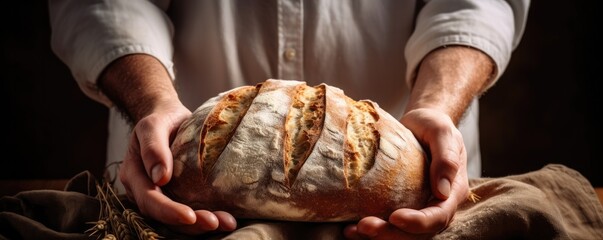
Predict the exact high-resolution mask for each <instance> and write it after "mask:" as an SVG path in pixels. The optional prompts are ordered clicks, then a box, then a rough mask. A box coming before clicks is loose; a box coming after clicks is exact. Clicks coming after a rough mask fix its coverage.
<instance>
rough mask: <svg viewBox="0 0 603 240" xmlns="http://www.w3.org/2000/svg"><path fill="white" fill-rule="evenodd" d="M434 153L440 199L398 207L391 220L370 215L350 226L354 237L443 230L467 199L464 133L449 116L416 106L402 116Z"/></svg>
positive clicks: (402, 236) (433, 168)
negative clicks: (416, 206)
mask: <svg viewBox="0 0 603 240" xmlns="http://www.w3.org/2000/svg"><path fill="white" fill-rule="evenodd" d="M402 123H403V124H404V125H405V126H406V127H408V128H409V129H410V130H411V131H412V132H413V133H414V134H415V136H416V137H417V139H418V140H419V142H421V144H423V146H424V147H425V149H426V150H428V151H429V153H430V155H431V165H430V171H429V172H430V175H429V176H430V182H431V183H432V184H431V190H432V192H433V194H434V196H435V197H436V198H434V199H432V201H430V202H429V204H428V206H427V207H425V208H423V209H420V210H414V209H398V210H396V211H394V212H393V213H392V214H391V215H390V217H389V219H388V221H385V220H383V219H379V218H376V217H366V218H364V219H362V220H360V222H358V224H357V225H351V226H348V228H346V230H345V231H344V234H345V235H346V237H348V238H350V239H364V238H368V239H427V238H431V237H433V236H434V235H435V234H436V233H438V232H440V231H441V230H443V229H444V228H445V227H446V226H448V224H449V223H450V221H451V220H452V217H453V216H454V213H455V212H456V208H457V206H458V205H459V204H461V203H462V202H463V201H465V199H466V198H467V194H468V192H469V190H468V189H469V186H468V180H467V168H466V165H467V161H466V160H467V154H466V152H465V145H464V143H463V139H462V136H461V133H460V132H459V131H458V129H457V128H456V127H455V125H454V124H453V122H452V120H451V119H450V118H449V117H448V115H446V114H443V113H441V112H438V111H434V110H431V109H416V110H413V111H410V112H408V113H407V114H406V115H404V117H403V118H402Z"/></svg>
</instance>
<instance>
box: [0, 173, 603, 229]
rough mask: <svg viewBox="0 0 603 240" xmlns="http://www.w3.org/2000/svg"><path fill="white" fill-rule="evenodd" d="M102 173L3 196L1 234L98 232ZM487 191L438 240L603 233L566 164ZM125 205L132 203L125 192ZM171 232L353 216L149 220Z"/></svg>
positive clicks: (602, 216) (588, 194)
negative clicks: (224, 222)
mask: <svg viewBox="0 0 603 240" xmlns="http://www.w3.org/2000/svg"><path fill="white" fill-rule="evenodd" d="M96 181H97V180H96V179H95V177H94V176H92V175H91V174H90V173H89V172H82V173H81V174H79V175H77V176H75V177H73V178H72V179H71V181H70V182H69V183H68V184H67V186H66V188H65V190H64V191H55V190H31V191H24V192H21V193H18V194H16V195H14V196H5V197H3V198H1V199H0V239H25V240H28V239H49V240H52V239H66V240H72V239H95V238H94V237H89V236H88V235H87V234H85V233H84V232H85V230H86V229H88V228H90V227H91V225H90V224H86V222H94V221H96V220H98V216H99V202H98V200H97V199H96V198H94V196H95V194H96V192H95V187H94V184H95V182H96ZM470 187H471V190H472V191H473V192H474V193H476V194H478V195H479V196H481V199H480V200H479V201H477V202H475V203H473V202H471V201H467V202H465V203H464V204H462V205H460V206H459V209H458V211H457V213H456V215H455V217H454V219H453V220H452V221H451V223H450V225H449V226H448V227H447V228H446V229H444V230H443V231H442V232H440V233H438V234H437V235H436V236H435V237H434V239H579V240H589V239H592V240H598V239H603V205H602V204H601V202H599V199H598V198H597V195H596V193H595V191H594V188H593V186H592V185H591V184H590V182H589V181H588V180H587V179H586V178H584V176H582V175H581V174H580V173H579V172H577V171H575V170H573V169H571V168H568V167H566V166H564V165H559V164H549V165H547V166H545V167H543V168H542V169H539V170H536V171H533V172H528V173H524V174H519V175H512V176H507V177H499V178H476V179H470ZM122 199H123V201H124V203H125V204H126V205H128V206H132V205H131V203H129V202H127V200H126V199H125V198H123V197H122ZM146 222H147V223H149V224H150V225H151V226H152V227H153V228H154V229H155V230H156V232H157V233H159V234H160V235H162V236H163V237H165V239H187V240H188V239H273V240H277V239H283V240H284V239H287V240H290V239H304V240H305V239H343V236H342V229H343V228H344V227H345V225H346V223H302V222H282V221H265V220H241V221H239V222H238V223H239V228H238V229H237V230H235V231H234V232H232V233H219V234H210V235H203V236H195V237H192V236H184V235H181V234H177V233H175V232H173V231H170V230H169V229H168V228H167V227H166V226H165V225H162V224H160V223H158V222H155V221H152V220H148V219H147V220H146Z"/></svg>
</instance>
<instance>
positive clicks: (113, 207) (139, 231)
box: [84, 181, 163, 240]
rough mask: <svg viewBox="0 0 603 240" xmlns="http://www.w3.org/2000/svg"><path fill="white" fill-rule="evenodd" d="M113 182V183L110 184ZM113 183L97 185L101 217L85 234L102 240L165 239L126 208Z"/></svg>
mask: <svg viewBox="0 0 603 240" xmlns="http://www.w3.org/2000/svg"><path fill="white" fill-rule="evenodd" d="M109 182H111V183H109ZM112 185H113V184H112V181H103V184H102V186H101V185H100V184H98V183H96V190H97V194H96V198H97V199H98V200H99V202H100V211H99V217H98V220H97V221H96V222H87V224H93V226H92V227H90V228H89V229H87V230H86V231H85V232H84V233H86V234H88V235H89V236H95V235H96V236H97V239H99V238H101V237H102V240H117V239H120V240H129V239H135V238H137V239H140V240H156V239H161V238H163V237H162V236H160V235H159V234H157V233H156V232H155V230H154V229H153V228H151V227H150V226H149V225H148V224H147V223H146V222H145V221H144V219H143V218H142V217H141V216H140V215H139V214H138V213H137V212H136V211H134V210H132V209H129V208H126V207H125V206H124V205H123V203H122V202H121V201H120V200H119V198H118V197H117V194H116V193H115V191H114V190H113V187H112Z"/></svg>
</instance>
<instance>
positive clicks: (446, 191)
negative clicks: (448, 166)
mask: <svg viewBox="0 0 603 240" xmlns="http://www.w3.org/2000/svg"><path fill="white" fill-rule="evenodd" d="M438 191H439V192H440V193H441V194H442V195H444V196H446V197H448V196H449V195H450V181H448V179H446V178H442V179H440V181H439V182H438Z"/></svg>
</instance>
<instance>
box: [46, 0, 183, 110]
mask: <svg viewBox="0 0 603 240" xmlns="http://www.w3.org/2000/svg"><path fill="white" fill-rule="evenodd" d="M168 5H169V2H168V1H155V2H151V1H146V0H126V1H123V0H104V1H103V0H49V14H50V24H51V30H52V33H51V48H52V50H53V52H54V53H55V54H56V55H57V56H58V57H59V59H61V61H63V62H64V63H65V64H66V65H67V66H68V67H69V69H70V70H71V73H72V75H73V77H74V78H75V80H76V81H77V83H78V85H79V87H80V88H81V89H82V91H83V92H84V93H85V94H86V95H87V96H89V97H90V98H92V99H94V100H96V101H98V102H100V103H103V104H105V105H107V106H111V105H112V103H111V101H110V100H109V99H108V98H107V97H106V96H105V95H104V94H103V93H102V92H101V91H100V90H99V89H98V87H97V84H96V82H97V78H98V77H99V75H100V74H101V72H102V71H103V69H104V68H105V67H107V65H108V64H110V63H111V62H112V61H113V60H115V59H117V58H119V57H121V56H124V55H128V54H134V53H143V54H149V55H152V56H154V57H155V58H157V59H158V60H159V61H161V63H162V64H163V65H164V66H165V68H166V69H167V71H168V73H169V75H170V76H171V77H172V79H173V78H174V74H173V68H172V65H173V63H172V55H173V46H172V36H173V26H172V23H171V21H170V20H169V18H168V16H167V15H166V14H165V11H164V10H165V9H166V8H167V6H168Z"/></svg>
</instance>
